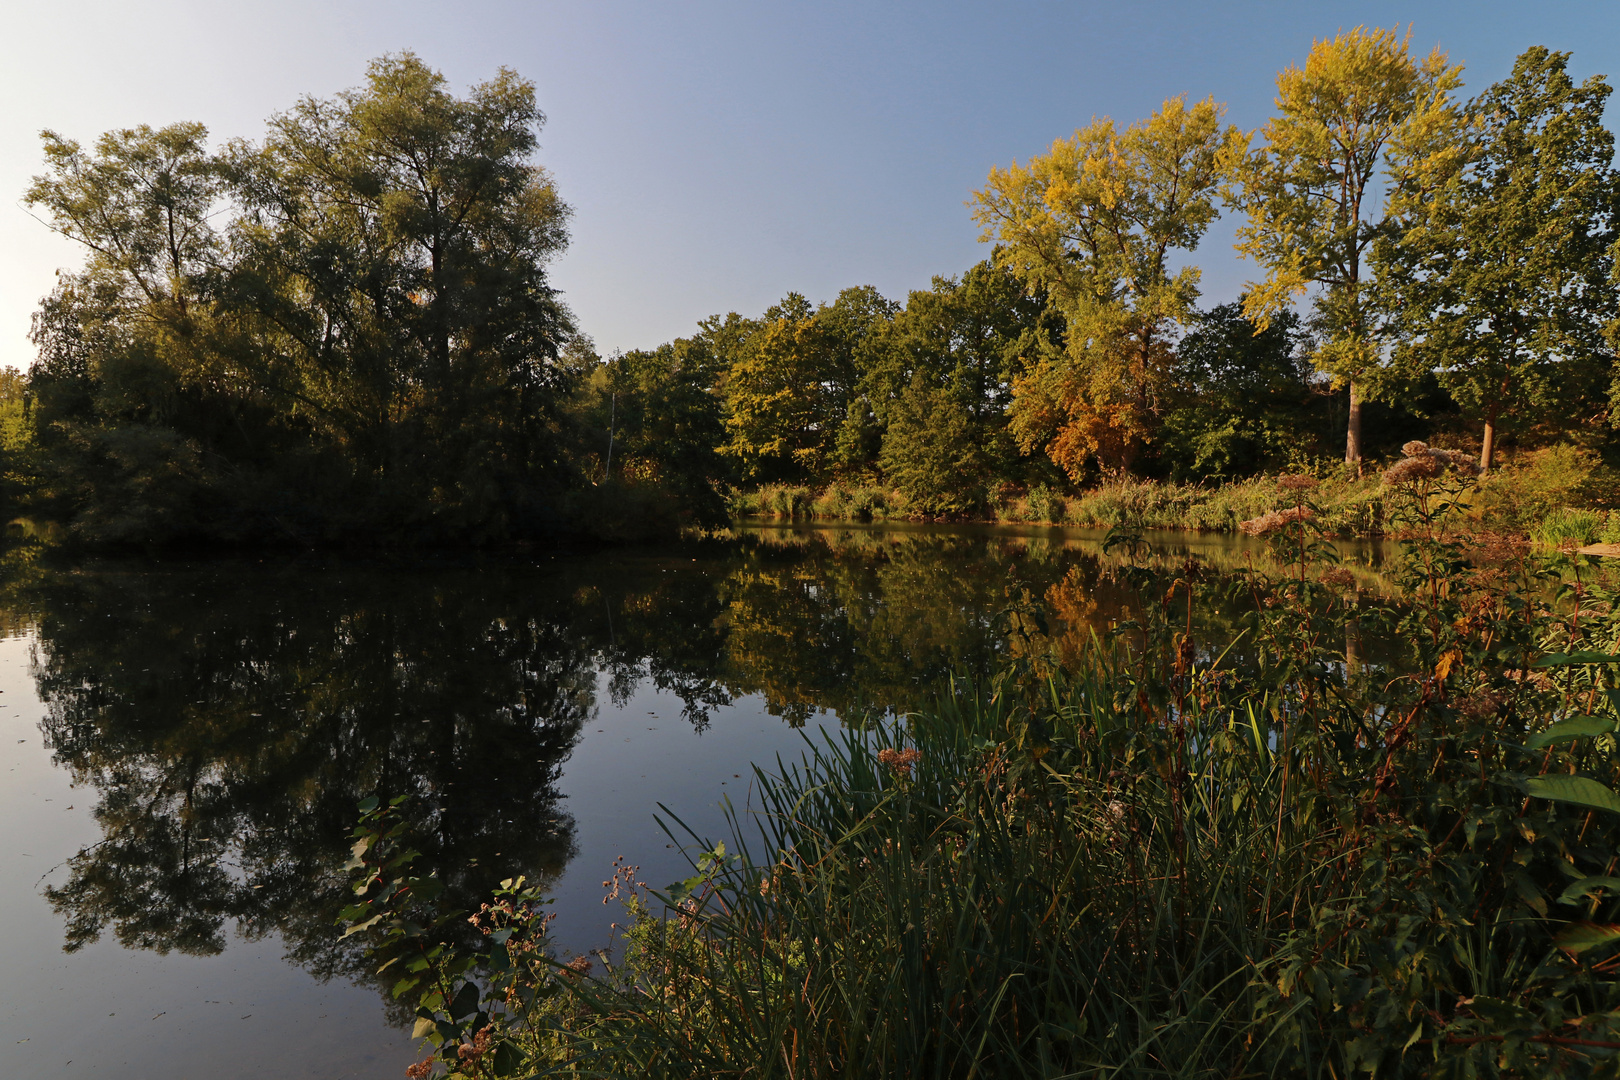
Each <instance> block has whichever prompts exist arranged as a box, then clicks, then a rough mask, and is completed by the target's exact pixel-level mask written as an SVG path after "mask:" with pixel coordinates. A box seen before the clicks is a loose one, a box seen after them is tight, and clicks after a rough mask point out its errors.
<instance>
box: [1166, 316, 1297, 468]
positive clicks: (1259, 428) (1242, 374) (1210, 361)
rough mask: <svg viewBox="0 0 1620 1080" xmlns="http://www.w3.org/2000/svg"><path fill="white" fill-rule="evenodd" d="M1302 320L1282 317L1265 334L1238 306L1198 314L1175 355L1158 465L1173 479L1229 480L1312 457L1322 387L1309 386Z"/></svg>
mask: <svg viewBox="0 0 1620 1080" xmlns="http://www.w3.org/2000/svg"><path fill="white" fill-rule="evenodd" d="M1301 323H1302V320H1301V319H1300V317H1299V315H1298V314H1297V313H1295V312H1293V311H1286V310H1285V311H1282V312H1280V313H1279V314H1278V315H1277V317H1276V318H1274V319H1272V320H1271V321H1270V323H1269V324H1268V325H1267V326H1266V328H1265V329H1264V330H1261V329H1259V328H1258V327H1256V326H1255V325H1254V323H1252V322H1250V321H1249V320H1248V319H1247V318H1245V317H1244V315H1243V308H1242V304H1241V303H1233V304H1222V305H1220V306H1219V307H1216V308H1214V309H1213V310H1211V311H1208V312H1205V313H1204V314H1202V315H1199V316H1198V317H1197V318H1196V319H1195V320H1193V321H1192V323H1191V329H1190V330H1189V331H1188V333H1187V335H1186V336H1185V337H1183V338H1182V339H1181V341H1180V342H1179V343H1178V345H1177V347H1176V363H1175V367H1174V372H1173V379H1172V389H1171V391H1170V393H1169V395H1168V396H1169V399H1170V405H1169V407H1168V408H1167V409H1166V411H1165V418H1164V428H1163V431H1162V434H1161V438H1160V460H1161V464H1162V465H1163V467H1164V468H1165V470H1166V471H1167V472H1168V473H1169V474H1170V475H1171V476H1172V477H1174V478H1176V479H1179V480H1186V479H1198V480H1206V479H1213V480H1233V479H1236V478H1238V477H1241V476H1247V475H1252V474H1254V473H1257V472H1260V471H1262V470H1268V469H1269V470H1274V471H1283V470H1286V469H1288V468H1289V467H1291V466H1295V465H1298V464H1300V463H1301V462H1302V461H1304V460H1307V459H1309V458H1310V457H1312V456H1313V455H1314V454H1315V453H1316V452H1317V450H1318V449H1319V446H1318V438H1317V436H1318V434H1319V432H1318V427H1319V424H1318V415H1319V414H1320V413H1321V408H1320V402H1321V398H1322V392H1323V391H1325V390H1326V389H1327V388H1326V386H1325V385H1322V384H1320V383H1319V382H1318V381H1317V380H1316V379H1313V372H1312V369H1311V363H1310V359H1309V352H1310V348H1311V345H1312V342H1311V340H1310V336H1309V335H1308V334H1307V333H1306V332H1305V331H1304V329H1303V327H1302V325H1301Z"/></svg>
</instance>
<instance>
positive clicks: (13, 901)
mask: <svg viewBox="0 0 1620 1080" xmlns="http://www.w3.org/2000/svg"><path fill="white" fill-rule="evenodd" d="M1150 539H1151V540H1152V541H1153V543H1154V544H1155V545H1156V546H1157V547H1159V548H1160V549H1161V551H1162V552H1164V553H1165V554H1166V555H1167V556H1169V557H1172V558H1185V557H1186V556H1187V555H1198V556H1200V557H1201V558H1202V559H1204V560H1205V561H1206V562H1208V563H1210V564H1212V565H1214V566H1215V567H1216V568H1217V569H1227V570H1231V569H1235V568H1238V567H1241V566H1244V565H1247V564H1249V563H1250V562H1251V561H1255V560H1261V561H1263V560H1264V558H1265V556H1264V554H1263V551H1262V549H1261V547H1260V546H1259V545H1256V544H1253V543H1251V542H1245V541H1242V540H1238V539H1234V538H1227V537H1209V536H1194V535H1180V534H1174V535H1172V534H1161V535H1156V536H1152V537H1150ZM1345 550H1346V553H1347V555H1349V556H1350V557H1351V559H1352V561H1353V562H1354V564H1355V565H1356V566H1357V568H1358V569H1357V573H1358V574H1360V575H1361V576H1363V577H1364V578H1365V580H1366V583H1367V584H1368V586H1369V587H1377V583H1378V579H1377V576H1376V568H1377V565H1378V563H1379V561H1380V557H1381V554H1382V553H1381V551H1380V549H1378V548H1376V547H1373V546H1369V545H1359V546H1346V548H1345ZM1118 563H1119V556H1118V555H1117V554H1109V553H1105V552H1103V550H1102V545H1101V537H1100V534H1097V533H1094V532H1086V531H1082V530H1070V529H1035V528H1016V527H988V526H987V527H978V528H942V527H927V526H864V527H851V526H829V527H815V526H801V527H778V526H772V525H746V526H739V527H738V528H736V529H735V530H733V532H732V534H731V535H729V536H727V537H723V538H719V539H714V540H707V541H703V542H693V543H690V544H685V545H676V546H671V547H669V548H666V549H660V550H656V551H649V550H620V551H611V552H604V553H599V554H590V555H584V554H576V555H568V556H562V555H558V556H546V555H541V556H538V557H535V558H531V559H528V560H523V561H518V560H498V561H493V560H492V561H468V562H462V563H456V564H438V565H422V564H411V565H394V564H385V563H375V562H374V563H357V562H331V561H320V560H285V559H283V560H272V559H266V560H263V561H224V562H208V563H177V562H144V563H140V564H130V563H123V562H85V563H79V564H76V565H71V566H52V565H47V564H44V563H41V562H38V561H29V560H27V559H13V563H12V565H10V566H9V568H8V576H7V578H6V581H5V583H4V591H3V594H0V629H3V630H4V632H5V634H6V636H5V637H4V639H3V640H0V750H3V753H0V867H3V869H4V875H3V881H0V890H3V892H0V923H3V929H4V933H3V934H0V970H4V971H5V972H6V973H7V975H8V992H7V994H6V995H5V998H4V1000H3V1001H0V1039H3V1040H4V1041H3V1045H4V1047H5V1049H6V1051H7V1058H8V1063H9V1064H8V1072H11V1073H12V1074H13V1075H23V1076H29V1077H53V1076H73V1075H81V1074H85V1075H88V1074H92V1073H100V1074H101V1075H108V1076H118V1077H165V1078H176V1080H187V1078H192V1077H197V1078H201V1077H210V1078H211V1077H217V1076H235V1077H258V1076H263V1077H272V1076H273V1077H277V1078H286V1077H306V1076H307V1077H340V1076H345V1077H346V1076H366V1077H397V1076H402V1075H403V1070H404V1067H405V1065H406V1064H408V1063H409V1062H410V1061H412V1060H414V1048H413V1045H412V1043H411V1041H410V1039H409V1038H408V1033H407V1030H402V1027H401V1025H405V1026H406V1028H407V1029H408V1023H407V1022H406V1017H405V1015H404V1013H403V1011H402V1010H401V1009H399V1008H398V1006H396V1005H395V1004H394V1003H392V1002H391V1001H390V1000H389V999H388V997H387V995H386V993H385V992H384V988H383V986H382V985H381V982H380V980H379V979H377V978H376V977H375V976H373V975H372V974H371V973H370V972H369V970H368V967H367V965H366V962H365V958H364V956H363V954H362V952H361V949H360V946H359V944H358V941H357V939H355V938H350V939H348V940H347V941H345V940H343V939H342V938H341V936H340V932H339V930H338V929H337V928H336V927H335V926H334V919H335V917H336V913H337V911H338V910H339V909H340V908H341V907H342V906H343V905H344V904H345V903H346V898H347V895H348V893H347V874H346V873H345V871H344V870H343V865H344V862H345V860H346V859H347V858H348V855H349V851H348V840H347V836H348V832H349V830H350V828H352V826H353V822H354V818H355V815H356V810H355V806H356V803H357V802H358V801H359V800H360V799H362V798H364V797H366V796H368V795H372V794H381V795H384V796H393V795H401V794H403V795H409V796H410V797H411V801H410V802H409V803H408V806H409V807H410V808H411V811H410V812H411V813H412V815H413V816H414V817H415V818H416V819H417V820H418V822H419V824H420V826H421V828H422V830H423V842H422V844H421V845H420V846H421V847H422V848H423V851H424V855H423V859H424V861H425V863H426V865H428V866H430V867H434V868H437V870H438V872H439V873H440V875H441V877H442V878H443V879H444V880H445V881H446V883H447V885H448V886H449V889H450V893H451V895H452V896H453V897H454V898H455V899H456V900H457V901H458V902H459V904H460V905H462V906H469V905H470V906H476V903H477V901H478V899H479V898H480V897H482V896H483V895H485V894H486V893H487V891H488V889H489V888H490V886H491V885H492V884H493V883H495V882H496V881H498V880H499V879H501V878H503V877H507V876H510V875H511V874H513V873H523V874H527V875H529V877H530V878H531V879H535V880H539V881H542V882H544V883H546V885H547V887H548V889H549V891H550V892H551V894H552V895H554V896H555V898H556V902H555V907H554V908H553V910H554V911H555V912H556V915H557V918H556V921H555V923H554V926H553V929H554V932H555V935H556V939H557V941H558V943H559V945H560V946H561V948H563V949H564V950H567V951H571V952H576V953H579V952H586V951H588V950H591V949H596V948H600V947H603V946H606V945H609V944H610V942H611V939H612V935H613V929H612V921H613V919H614V917H615V916H616V915H618V912H617V910H616V909H615V907H614V905H604V902H603V896H604V892H603V888H602V882H603V879H604V878H606V877H608V876H609V874H610V872H611V869H612V864H613V862H614V860H615V859H616V858H618V857H621V856H622V857H623V858H625V859H627V860H628V861H629V862H631V863H633V864H636V865H638V866H640V867H641V872H640V874H639V876H640V877H641V878H643V879H645V880H647V881H649V882H651V883H653V884H654V885H662V884H663V883H665V882H668V881H673V880H676V879H679V878H682V877H685V876H686V875H687V873H688V871H687V870H686V864H685V862H684V857H683V855H682V853H681V851H680V849H679V847H678V846H677V845H676V843H675V842H673V841H672V840H671V837H670V836H669V835H666V833H665V832H664V831H663V830H662V829H661V828H660V826H659V824H658V822H657V820H656V817H657V816H658V815H660V814H663V815H664V816H665V818H666V820H669V818H670V814H671V813H673V814H678V815H679V817H680V818H681V820H682V821H684V822H685V823H686V824H687V825H688V826H690V827H691V828H692V829H693V830H695V831H696V832H697V833H699V834H701V835H704V836H718V835H720V834H721V833H722V832H723V814H722V809H721V807H722V805H723V802H724V801H725V800H728V799H729V800H732V801H734V802H735V803H737V804H745V803H746V801H747V798H748V791H749V784H750V779H751V766H752V765H753V764H755V763H758V764H761V765H764V766H766V767H769V766H770V765H771V764H772V763H773V762H774V761H775V760H776V758H777V757H778V756H779V755H780V756H783V757H789V758H794V757H797V755H798V754H799V753H800V751H801V750H802V749H803V747H804V740H805V739H806V738H817V737H819V735H820V733H821V732H822V731H823V730H826V729H831V728H836V727H837V725H839V724H841V723H844V722H848V721H859V720H861V719H863V718H866V717H870V716H873V715H878V714H881V713H882V712H884V711H885V710H896V711H904V710H907V709H909V708H912V707H914V706H916V705H917V704H919V703H920V702H922V701H924V700H926V699H927V697H928V695H929V693H930V691H931V689H932V688H933V687H935V686H937V685H939V683H940V682H941V680H942V679H944V678H945V677H946V676H947V675H948V674H950V673H951V672H953V671H968V672H979V673H982V672H987V671H989V670H991V669H992V668H993V667H994V666H995V664H996V660H997V657H998V655H999V654H1001V653H1003V652H1004V651H1005V650H1006V649H1007V641H1006V637H1005V632H1006V627H1007V625H1008V620H1007V619H1006V618H1005V617H1004V616H1005V614H1006V613H1007V612H1009V611H1013V610H1027V609H1029V608H1030V606H1031V605H1038V606H1039V607H1040V608H1041V609H1042V610H1044V611H1045V612H1046V613H1048V614H1049V615H1050V616H1051V620H1052V621H1051V624H1050V630H1051V634H1052V636H1053V638H1054V640H1055V641H1056V642H1057V644H1058V646H1059V649H1060V651H1061V650H1062V649H1064V648H1065V647H1072V646H1073V645H1074V644H1075V643H1077V642H1079V641H1081V640H1083V639H1084V638H1085V637H1086V636H1088V635H1089V634H1090V633H1091V632H1092V631H1093V630H1102V631H1106V629H1107V628H1108V627H1109V625H1110V624H1113V623H1117V622H1119V621H1120V620H1122V619H1126V618H1128V617H1129V616H1130V612H1131V601H1130V596H1131V594H1130V592H1129V590H1128V589H1126V588H1125V587H1124V586H1123V585H1122V584H1121V583H1120V582H1119V580H1118V578H1117V576H1116V575H1115V574H1114V572H1113V571H1114V569H1116V568H1117V566H1118ZM1198 616H1199V623H1200V625H1201V627H1202V628H1203V629H1202V630H1201V633H1202V634H1203V635H1204V636H1205V637H1206V638H1208V639H1211V640H1212V641H1215V642H1218V641H1219V640H1220V638H1221V636H1222V635H1223V634H1226V635H1229V634H1230V629H1229V627H1230V619H1229V614H1228V613H1224V612H1222V611H1221V610H1219V609H1218V607H1213V606H1212V607H1210V608H1208V609H1207V610H1200V612H1199V613H1198ZM1066 643H1067V644H1066ZM660 807H667V808H668V809H667V811H665V810H661V809H660ZM672 827H673V826H672ZM674 834H675V835H677V836H680V835H683V834H682V833H681V832H680V830H679V829H678V828H675V829H674Z"/></svg>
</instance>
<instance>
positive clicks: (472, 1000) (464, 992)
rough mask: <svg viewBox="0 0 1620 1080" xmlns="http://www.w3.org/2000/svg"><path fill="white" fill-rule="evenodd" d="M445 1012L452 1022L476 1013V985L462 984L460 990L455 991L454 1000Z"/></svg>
mask: <svg viewBox="0 0 1620 1080" xmlns="http://www.w3.org/2000/svg"><path fill="white" fill-rule="evenodd" d="M446 1011H447V1012H449V1013H450V1018H451V1019H452V1020H459V1019H460V1018H461V1017H463V1016H471V1015H472V1014H473V1013H475V1012H477V1011H478V984H477V983H471V982H466V983H462V984H461V989H460V990H458V991H456V997H455V1000H454V1001H452V1002H451V1003H450V1008H449V1009H448V1010H446Z"/></svg>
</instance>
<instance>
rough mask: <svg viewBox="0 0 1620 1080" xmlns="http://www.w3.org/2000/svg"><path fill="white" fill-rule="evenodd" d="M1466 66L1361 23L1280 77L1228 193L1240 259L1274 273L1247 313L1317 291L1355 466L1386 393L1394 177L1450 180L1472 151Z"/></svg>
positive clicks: (1258, 319)
mask: <svg viewBox="0 0 1620 1080" xmlns="http://www.w3.org/2000/svg"><path fill="white" fill-rule="evenodd" d="M1461 70H1462V69H1461V68H1460V67H1458V66H1451V65H1449V64H1447V62H1446V57H1445V54H1444V53H1442V52H1440V51H1439V50H1438V49H1436V50H1435V51H1433V52H1432V53H1430V54H1429V55H1428V57H1426V58H1424V59H1422V60H1418V59H1416V58H1414V57H1413V56H1412V55H1411V52H1410V50H1409V48H1408V41H1407V40H1402V39H1401V38H1399V37H1397V36H1396V34H1395V33H1394V32H1393V31H1391V30H1377V29H1374V30H1368V29H1366V28H1365V27H1357V28H1356V29H1354V30H1352V31H1349V32H1348V33H1341V34H1339V35H1337V36H1336V37H1334V38H1333V39H1332V40H1331V41H1329V40H1322V41H1318V42H1316V43H1315V44H1314V45H1313V46H1312V47H1311V51H1310V55H1309V56H1307V57H1306V60H1305V66H1304V67H1296V66H1290V67H1289V68H1288V69H1287V70H1285V71H1283V72H1282V73H1281V74H1279V75H1278V76H1277V102H1276V103H1277V115H1276V116H1274V117H1272V119H1271V120H1270V121H1269V122H1268V123H1267V124H1266V126H1265V127H1263V128H1261V129H1260V133H1259V135H1260V145H1259V147H1258V148H1257V149H1256V150H1255V151H1254V152H1253V153H1252V154H1250V155H1248V156H1247V157H1246V158H1245V160H1244V161H1243V163H1242V167H1241V168H1240V169H1239V170H1238V172H1237V177H1236V179H1237V182H1236V183H1234V184H1233V185H1232V186H1231V188H1230V190H1229V192H1228V194H1229V196H1230V197H1231V200H1232V201H1233V202H1234V203H1235V204H1237V205H1238V206H1239V207H1241V208H1242V209H1243V210H1244V211H1245V212H1246V213H1247V215H1248V219H1249V220H1248V224H1246V225H1245V226H1243V227H1242V228H1241V229H1239V230H1238V241H1239V242H1238V250H1239V251H1240V252H1242V253H1243V254H1244V255H1246V256H1248V257H1249V258H1251V259H1254V260H1255V261H1256V262H1258V263H1259V264H1260V265H1261V266H1262V267H1264V268H1265V271H1266V276H1265V278H1264V279H1263V280H1262V281H1260V282H1256V283H1251V284H1250V285H1249V291H1248V293H1247V295H1246V298H1245V300H1244V304H1243V310H1244V314H1245V315H1247V316H1248V317H1249V318H1250V319H1252V320H1253V321H1254V322H1255V323H1256V324H1257V325H1259V326H1262V327H1263V326H1265V325H1266V323H1267V320H1269V319H1270V318H1271V317H1273V316H1274V315H1276V314H1277V313H1278V312H1279V311H1282V310H1283V309H1285V308H1286V307H1288V306H1290V305H1292V303H1293V302H1294V300H1295V298H1296V297H1298V296H1301V295H1303V294H1304V293H1306V292H1307V291H1308V290H1310V289H1311V288H1312V287H1315V288H1316V289H1317V293H1316V297H1315V300H1314V303H1315V308H1316V319H1315V323H1316V325H1317V328H1318V330H1319V335H1318V337H1319V345H1318V348H1317V351H1316V354H1315V357H1314V359H1315V362H1316V364H1317V366H1318V367H1319V368H1320V369H1321V370H1322V371H1324V372H1327V373H1328V374H1329V375H1330V376H1332V378H1333V380H1334V382H1335V384H1336V385H1341V386H1346V387H1348V390H1349V395H1350V412H1349V419H1348V424H1347V429H1346V435H1345V449H1344V459H1345V461H1347V462H1359V461H1360V460H1361V456H1362V434H1361V418H1362V409H1363V403H1364V400H1365V399H1366V398H1367V397H1368V396H1369V394H1371V395H1372V396H1378V395H1379V394H1381V393H1387V392H1388V388H1387V387H1385V386H1382V385H1379V383H1378V377H1379V375H1380V363H1379V361H1380V353H1379V326H1378V322H1379V320H1378V310H1377V306H1376V303H1375V297H1374V295H1373V292H1372V290H1371V289H1370V288H1369V286H1370V284H1371V283H1370V281H1369V280H1368V277H1369V275H1368V274H1367V267H1366V265H1365V263H1366V259H1367V255H1368V251H1369V248H1370V247H1371V246H1372V244H1373V242H1374V240H1375V239H1376V238H1377V237H1378V235H1379V233H1380V230H1381V229H1382V228H1383V227H1384V207H1383V205H1382V202H1383V200H1382V198H1381V195H1382V194H1383V192H1382V189H1381V188H1380V186H1379V185H1380V183H1381V177H1382V176H1383V175H1384V174H1385V170H1386V169H1387V170H1389V171H1390V173H1392V174H1393V175H1394V176H1395V177H1396V178H1397V179H1400V178H1403V177H1404V178H1409V180H1410V178H1417V181H1416V182H1421V178H1422V177H1424V176H1428V175H1433V174H1436V173H1439V172H1443V171H1444V170H1445V169H1446V168H1448V167H1451V166H1453V165H1454V163H1455V161H1456V160H1457V158H1458V156H1460V154H1461V152H1462V151H1461V141H1462V140H1461V135H1460V130H1461V129H1460V124H1459V119H1458V113H1457V109H1456V106H1455V103H1454V102H1453V100H1452V97H1451V93H1452V91H1453V90H1454V89H1455V88H1456V87H1457V86H1458V85H1459V83H1460V80H1461Z"/></svg>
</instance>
